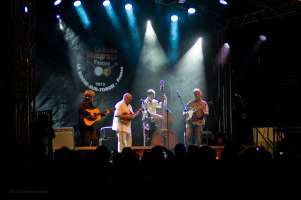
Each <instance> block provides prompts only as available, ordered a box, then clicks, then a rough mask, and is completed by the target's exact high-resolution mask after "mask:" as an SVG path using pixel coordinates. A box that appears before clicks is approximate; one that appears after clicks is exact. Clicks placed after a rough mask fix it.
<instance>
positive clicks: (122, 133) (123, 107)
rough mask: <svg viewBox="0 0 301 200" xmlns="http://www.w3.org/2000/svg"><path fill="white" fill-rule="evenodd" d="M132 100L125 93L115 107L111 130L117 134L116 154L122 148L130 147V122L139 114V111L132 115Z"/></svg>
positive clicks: (130, 96) (128, 94) (129, 95)
mask: <svg viewBox="0 0 301 200" xmlns="http://www.w3.org/2000/svg"><path fill="white" fill-rule="evenodd" d="M132 99H133V97H132V95H131V94H130V93H125V94H124V95H123V99H122V100H121V101H119V102H118V103H117V104H116V105H115V112H114V119H113V125H112V129H113V130H114V131H116V132H117V136H118V152H121V151H122V149H123V148H124V147H131V146H132V133H131V120H132V119H134V118H135V117H137V116H138V114H139V113H140V110H138V111H137V112H136V113H134V111H133V108H132V106H131V104H130V103H131V102H132Z"/></svg>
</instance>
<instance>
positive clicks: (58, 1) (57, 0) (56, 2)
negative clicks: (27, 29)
mask: <svg viewBox="0 0 301 200" xmlns="http://www.w3.org/2000/svg"><path fill="white" fill-rule="evenodd" d="M61 3H62V0H56V1H54V3H53V5H54V6H58V5H60V4H61Z"/></svg>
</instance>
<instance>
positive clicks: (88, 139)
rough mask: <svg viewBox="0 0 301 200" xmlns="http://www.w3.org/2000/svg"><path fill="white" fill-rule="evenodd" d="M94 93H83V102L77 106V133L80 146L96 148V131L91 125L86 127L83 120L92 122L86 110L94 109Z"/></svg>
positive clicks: (87, 91) (91, 117)
mask: <svg viewBox="0 0 301 200" xmlns="http://www.w3.org/2000/svg"><path fill="white" fill-rule="evenodd" d="M94 96H95V92H94V91H92V90H86V91H85V92H84V100H83V101H82V102H81V104H80V105H79V110H78V112H79V131H80V141H81V142H80V145H81V146H98V137H97V134H96V130H95V129H94V127H93V124H92V125H87V124H85V122H84V119H90V120H93V116H91V115H90V113H89V112H87V109H95V108H96V107H95V106H94V105H93V97H94Z"/></svg>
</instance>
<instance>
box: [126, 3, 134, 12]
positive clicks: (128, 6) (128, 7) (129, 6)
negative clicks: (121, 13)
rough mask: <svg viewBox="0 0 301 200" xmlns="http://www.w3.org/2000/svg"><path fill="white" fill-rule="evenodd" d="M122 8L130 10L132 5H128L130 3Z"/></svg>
mask: <svg viewBox="0 0 301 200" xmlns="http://www.w3.org/2000/svg"><path fill="white" fill-rule="evenodd" d="M124 7H125V9H126V10H132V8H133V6H132V4H130V3H127V4H125V6H124Z"/></svg>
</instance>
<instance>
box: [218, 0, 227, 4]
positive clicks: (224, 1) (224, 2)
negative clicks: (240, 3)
mask: <svg viewBox="0 0 301 200" xmlns="http://www.w3.org/2000/svg"><path fill="white" fill-rule="evenodd" d="M219 3H220V4H223V5H227V4H228V2H227V1H226V0H219Z"/></svg>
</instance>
